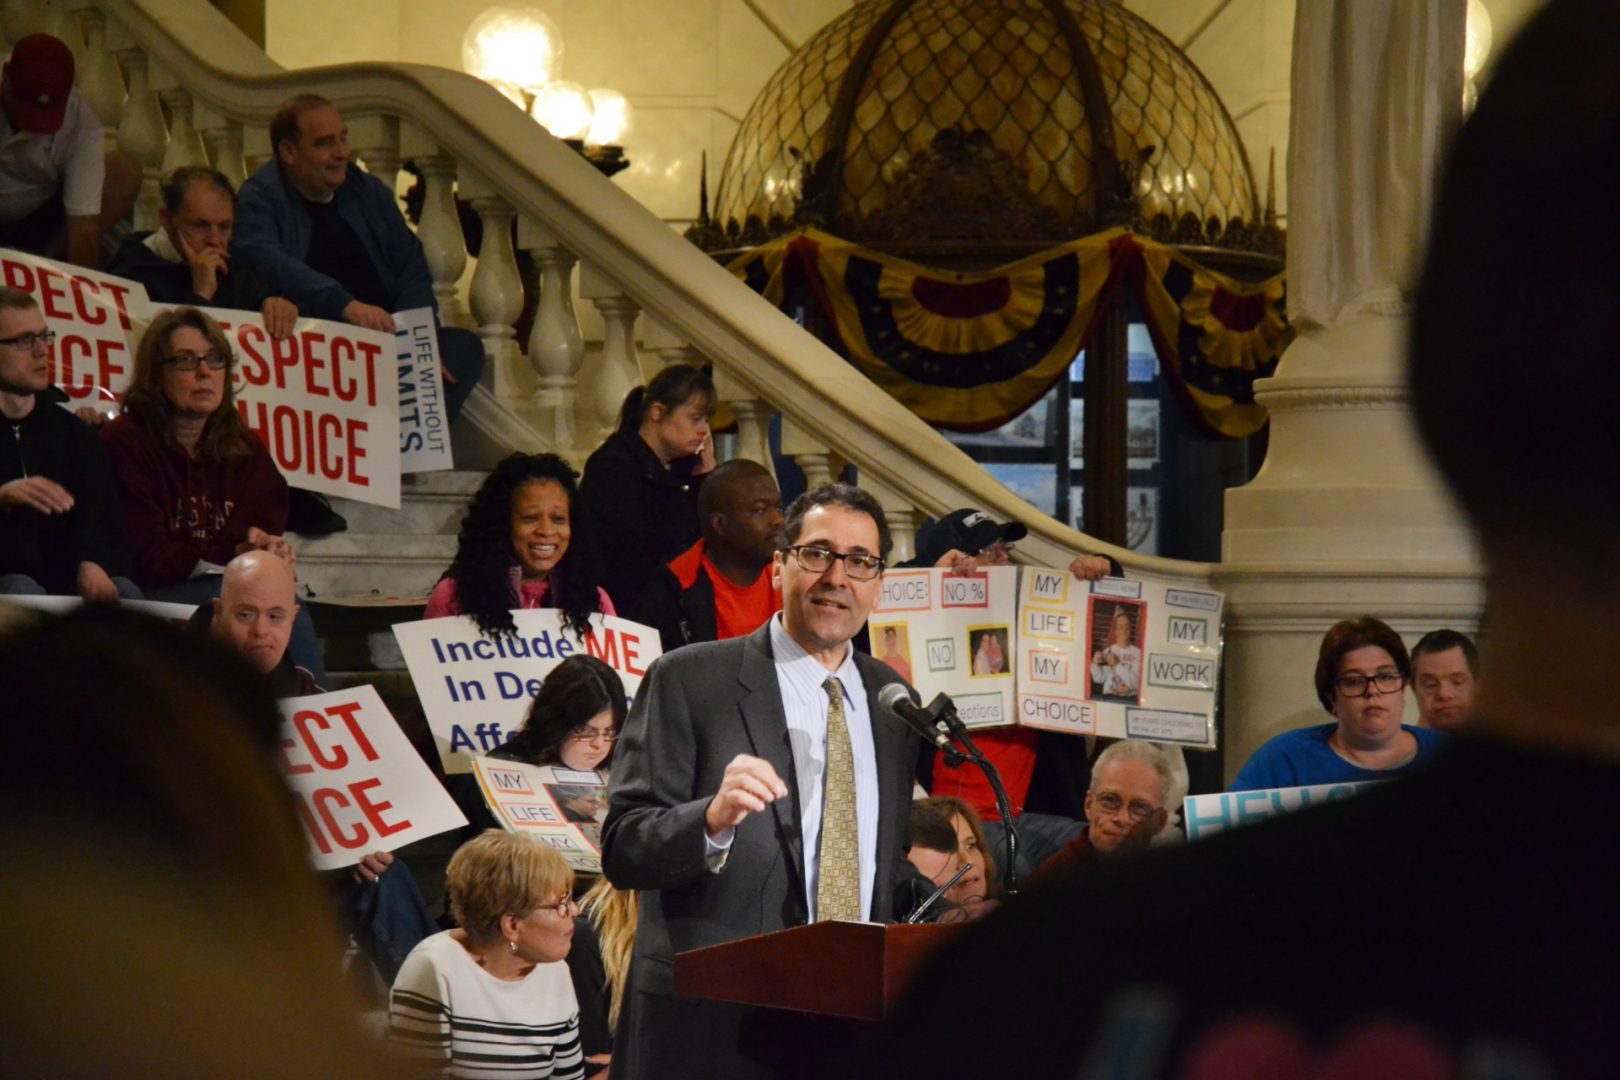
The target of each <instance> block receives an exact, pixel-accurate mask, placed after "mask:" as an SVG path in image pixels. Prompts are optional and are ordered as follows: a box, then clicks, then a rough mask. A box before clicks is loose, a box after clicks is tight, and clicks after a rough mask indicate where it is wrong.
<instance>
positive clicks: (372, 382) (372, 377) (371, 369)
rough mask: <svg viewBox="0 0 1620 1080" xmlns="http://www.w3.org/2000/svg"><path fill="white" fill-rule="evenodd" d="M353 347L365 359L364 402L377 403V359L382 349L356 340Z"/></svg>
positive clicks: (368, 403)
mask: <svg viewBox="0 0 1620 1080" xmlns="http://www.w3.org/2000/svg"><path fill="white" fill-rule="evenodd" d="M354 344H355V348H357V349H359V350H360V355H361V356H363V357H364V358H365V361H366V404H367V405H376V404H377V359H378V357H380V356H382V349H381V348H380V347H379V346H376V345H373V344H371V343H370V342H368V341H357V342H355V343H354Z"/></svg>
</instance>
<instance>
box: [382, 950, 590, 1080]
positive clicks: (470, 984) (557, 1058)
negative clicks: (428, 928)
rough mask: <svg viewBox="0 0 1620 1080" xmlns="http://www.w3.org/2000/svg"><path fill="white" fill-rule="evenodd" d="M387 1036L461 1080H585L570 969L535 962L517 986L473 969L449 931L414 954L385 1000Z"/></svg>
mask: <svg viewBox="0 0 1620 1080" xmlns="http://www.w3.org/2000/svg"><path fill="white" fill-rule="evenodd" d="M388 1037H389V1039H391V1040H392V1041H393V1042H395V1043H397V1044H399V1045H400V1046H402V1047H404V1048H406V1049H407V1050H409V1051H411V1052H413V1053H415V1054H418V1055H420V1056H422V1057H424V1058H427V1059H431V1060H442V1061H443V1062H444V1064H445V1069H444V1074H443V1075H445V1076H452V1077H462V1078H466V1080H529V1078H540V1077H549V1078H551V1080H582V1078H583V1077H584V1075H585V1061H584V1055H583V1053H582V1052H581V1050H580V1044H579V1005H578V1003H577V1001H576V1000H575V998H574V986H573V983H572V981H570V979H569V977H568V966H567V965H566V964H564V963H563V962H561V961H558V962H557V963H554V964H539V965H537V966H536V967H535V969H534V970H533V971H531V972H530V973H529V974H528V975H527V976H526V977H525V978H524V979H523V980H522V981H521V982H506V981H504V980H502V979H497V978H495V977H494V976H493V975H491V974H489V972H487V971H485V970H484V969H483V968H481V967H479V966H478V962H477V961H476V960H474V959H473V958H472V956H471V954H469V953H468V952H467V950H466V949H465V948H463V947H462V945H461V944H460V943H459V942H458V941H456V939H455V938H454V937H452V936H451V932H450V931H445V932H443V933H439V934H434V935H433V936H432V937H430V938H427V939H426V940H424V941H423V942H422V943H421V944H419V945H417V946H416V948H415V949H413V950H412V951H411V955H410V956H408V957H406V959H405V964H404V966H402V967H401V968H400V969H399V976H398V977H397V978H396V979H395V980H394V989H393V992H392V993H391V994H390V995H389V1005H388Z"/></svg>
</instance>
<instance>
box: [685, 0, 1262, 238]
mask: <svg viewBox="0 0 1620 1080" xmlns="http://www.w3.org/2000/svg"><path fill="white" fill-rule="evenodd" d="M930 208H932V209H933V211H934V212H932V213H930ZM1267 216H1268V215H1267V214H1266V213H1265V212H1263V211H1262V209H1261V206H1260V203H1259V199H1258V197H1257V193H1256V190H1255V183H1254V177H1253V173H1252V170H1251V168H1250V165H1249V161H1248V158H1247V155H1246V154H1245V152H1244V149H1243V144H1242V141H1241V140H1240V139H1239V137H1238V134H1237V129H1236V127H1235V125H1234V124H1233V122H1232V119H1231V117H1230V115H1229V114H1228V113H1227V111H1226V109H1225V107H1224V106H1223V105H1222V104H1221V102H1220V99H1219V98H1218V97H1217V96H1216V94H1215V92H1214V90H1213V89H1212V88H1211V86H1210V85H1209V82H1208V80H1206V79H1205V78H1204V76H1203V75H1202V73H1201V72H1199V70H1198V69H1197V67H1196V66H1195V65H1194V64H1193V63H1192V62H1191V61H1190V60H1188V59H1187V58H1186V57H1185V56H1184V55H1183V54H1182V53H1181V52H1180V50H1178V49H1177V48H1176V47H1175V46H1174V45H1173V44H1172V43H1171V42H1170V41H1169V40H1168V39H1167V38H1165V37H1164V35H1162V34H1160V33H1159V32H1158V31H1157V30H1155V29H1154V28H1153V27H1152V26H1150V25H1149V24H1148V23H1146V22H1144V21H1143V20H1142V19H1140V18H1139V17H1137V16H1136V15H1134V14H1132V13H1131V12H1129V11H1127V10H1125V9H1123V8H1121V7H1119V6H1116V5H1115V4H1112V3H1108V2H1105V0H888V2H879V0H873V2H869V3H863V4H858V5H856V6H855V7H854V8H852V9H851V10H850V11H848V12H846V13H845V14H844V15H842V16H840V17H839V18H837V19H835V20H833V21H832V22H831V23H829V24H828V25H827V26H826V27H824V28H823V29H822V30H821V31H820V32H818V33H817V34H816V35H815V36H814V37H812V38H811V39H810V40H809V41H808V42H806V43H805V44H804V45H803V46H802V47H801V48H800V49H799V50H798V52H796V53H795V54H794V55H793V56H792V57H790V58H789V59H788V61H787V62H786V63H784V64H783V65H782V66H781V68H779V69H778V70H777V72H776V73H775V74H774V75H773V76H772V77H771V79H770V81H769V82H768V83H767V84H766V86H765V88H764V89H763V90H762V91H761V92H760V94H759V95H758V97H757V98H756V99H755V101H754V104H753V106H752V107H751V108H750V109H749V111H748V114H747V116H746V117H745V118H744V120H743V123H742V126H741V127H740V129H739V130H738V133H737V136H736V138H735V140H734V141H733V143H732V146H731V151H730V153H729V154H728V156H727V159H726V164H725V167H724V169H723V170H722V173H721V177H720V182H719V186H718V188H717V190H716V197H715V214H714V219H715V220H714V222H713V223H712V225H710V226H709V228H708V229H707V231H706V234H705V235H701V236H700V237H699V241H700V242H701V243H703V244H704V246H705V247H709V248H711V249H713V248H718V247H728V246H729V247H735V246H739V245H752V244H755V243H759V242H762V241H764V240H766V239H768V238H770V237H771V236H775V235H780V234H781V233H783V232H786V231H788V230H790V229H792V228H793V227H795V226H796V225H799V224H815V225H819V226H821V227H823V228H826V229H828V230H830V231H832V232H834V233H836V234H837V235H840V236H844V237H846V238H849V239H855V240H862V241H870V242H874V243H883V242H894V241H907V240H910V241H920V242H924V243H926V242H928V241H985V240H992V241H1004V242H1011V243H1014V244H1017V243H1027V244H1032V245H1034V244H1043V243H1044V244H1055V243H1059V242H1062V241H1064V240H1067V239H1072V238H1074V237H1078V236H1085V235H1089V234H1091V233H1094V232H1096V231H1099V230H1100V229H1102V228H1106V227H1109V226H1111V225H1116V224H1132V225H1135V226H1137V227H1138V228H1140V229H1142V230H1143V231H1145V232H1150V233H1153V234H1155V235H1157V236H1159V237H1160V238H1161V239H1165V240H1171V241H1175V242H1180V243H1185V244H1219V245H1221V246H1223V247H1227V248H1229V249H1239V250H1245V251H1250V252H1262V253H1266V254H1271V255H1280V253H1281V251H1280V237H1278V236H1277V235H1275V230H1274V229H1267V228H1266V227H1265V224H1266V218H1267Z"/></svg>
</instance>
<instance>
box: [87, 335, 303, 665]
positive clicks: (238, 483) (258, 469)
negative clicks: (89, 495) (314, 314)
mask: <svg viewBox="0 0 1620 1080" xmlns="http://www.w3.org/2000/svg"><path fill="white" fill-rule="evenodd" d="M233 363H234V354H233V352H232V350H231V343H230V339H229V338H227V337H226V336H225V332H224V331H223V330H221V329H220V327H219V324H218V323H216V322H214V320H213V319H211V318H209V317H208V316H207V315H206V314H204V313H203V312H202V311H199V310H198V309H196V308H172V309H170V310H168V311H164V312H162V313H160V314H159V315H158V316H157V318H155V319H153V320H152V325H151V326H149V327H147V330H146V333H145V334H144V335H143V336H142V338H141V343H140V345H139V346H137V348H136V350H135V370H134V372H133V373H132V374H131V376H130V385H129V389H128V390H127V391H126V392H125V394H124V411H123V415H121V416H119V417H117V418H116V419H114V420H112V421H110V422H109V423H108V424H107V425H106V426H105V427H104V428H102V429H101V439H102V443H103V445H105V446H106V448H107V456H108V457H109V458H110V459H111V462H112V469H113V476H114V477H115V478H116V479H117V481H118V496H119V501H120V503H121V504H122V506H123V511H124V524H125V526H126V528H127V529H128V532H129V539H130V544H131V546H132V547H133V549H134V563H135V570H134V577H135V583H136V584H137V585H139V586H140V587H141V589H142V591H143V592H144V593H145V594H146V598H147V599H148V600H168V601H172V602H175V603H185V604H206V603H209V602H210V601H212V600H213V599H214V597H216V596H218V595H219V586H220V575H221V573H222V571H223V568H224V566H225V564H226V563H228V562H230V561H231V560H232V559H234V558H235V557H236V556H238V555H240V554H242V553H243V552H246V551H253V550H263V551H268V552H270V553H271V554H273V555H276V556H278V557H280V558H281V559H283V560H284V561H286V563H287V565H288V566H290V567H292V568H293V569H294V570H296V569H297V566H298V558H297V555H296V554H295V553H294V551H293V547H292V545H291V544H290V543H288V542H287V540H286V538H285V537H283V536H282V535H281V534H282V531H283V530H284V529H285V528H286V526H287V481H286V480H285V479H283V478H282V475H281V473H280V472H279V471H278V470H277V469H276V465H275V462H274V461H272V460H271V458H270V453H269V451H268V450H266V449H265V446H264V443H262V442H260V441H259V437H258V436H257V435H255V434H254V433H253V432H252V431H251V430H250V429H249V428H248V426H247V424H246V423H245V422H244V421H243V420H242V416H241V414H240V413H239V412H237V409H236V394H235V391H234V390H233V388H232V386H231V367H232V364H233ZM287 649H288V652H289V653H290V654H291V655H292V658H293V662H294V663H296V664H298V665H299V666H300V667H304V668H307V669H309V671H310V672H311V674H313V675H314V676H315V681H316V682H318V683H323V684H324V683H325V681H326V672H325V668H324V666H323V665H322V663H321V654H320V643H319V642H318V641H317V640H316V638H315V628H314V626H313V625H312V624H311V623H310V621H309V616H308V614H306V613H305V612H304V611H302V610H300V611H299V613H298V618H297V619H296V620H295V622H294V624H293V633H292V639H291V640H290V641H289V643H288V646H287Z"/></svg>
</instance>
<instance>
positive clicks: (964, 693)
mask: <svg viewBox="0 0 1620 1080" xmlns="http://www.w3.org/2000/svg"><path fill="white" fill-rule="evenodd" d="M1017 602H1018V568H1017V567H1014V566H993V567H990V568H988V569H985V570H980V571H978V572H976V573H973V574H966V575H963V574H952V573H951V572H949V571H948V570H938V569H928V570H921V569H919V570H890V571H888V572H887V573H885V574H884V575H883V588H882V591H881V592H880V593H879V594H878V600H877V604H876V606H875V607H874V608H873V609H872V616H871V621H870V629H871V637H872V655H873V656H875V657H876V658H877V659H879V660H881V661H883V662H884V663H886V664H888V665H889V666H890V667H891V668H893V669H894V670H895V671H897V672H899V673H900V675H901V677H902V678H904V679H905V680H906V681H907V682H909V683H911V685H912V686H914V687H916V688H917V692H918V693H919V694H921V695H922V699H923V704H925V705H926V704H927V703H928V702H929V701H930V700H931V699H932V698H933V697H934V695H935V694H940V693H944V694H949V695H950V697H951V699H952V700H953V701H955V702H956V710H957V714H958V715H959V716H960V717H961V718H962V722H963V723H964V724H966V725H967V726H968V727H970V728H978V727H996V726H999V725H1005V724H1010V723H1012V722H1013V689H1014V682H1015V680H1014V678H1013V669H1012V660H1013V657H1014V655H1015V650H1016V648H1017V641H1018V627H1017V623H1018V620H1017Z"/></svg>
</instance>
